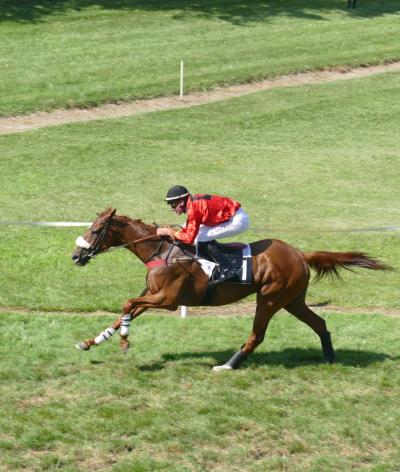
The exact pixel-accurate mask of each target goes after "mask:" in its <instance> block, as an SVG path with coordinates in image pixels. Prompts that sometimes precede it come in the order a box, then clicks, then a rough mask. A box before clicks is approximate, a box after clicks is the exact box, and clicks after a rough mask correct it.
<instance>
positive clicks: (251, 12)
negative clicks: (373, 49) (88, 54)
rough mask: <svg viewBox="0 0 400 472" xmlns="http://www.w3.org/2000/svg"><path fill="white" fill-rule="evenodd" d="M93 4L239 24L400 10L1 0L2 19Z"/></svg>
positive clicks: (224, 2) (230, 2)
mask: <svg viewBox="0 0 400 472" xmlns="http://www.w3.org/2000/svg"><path fill="white" fill-rule="evenodd" d="M90 7H96V8H100V9H104V10H124V11H148V12H152V11H153V12H165V11H166V12H168V11H172V12H174V13H173V15H174V16H173V19H175V20H184V19H186V18H187V17H190V16H195V17H200V18H205V19H218V20H223V21H227V22H229V23H232V24H236V25H245V24H248V23H257V22H265V21H268V19H269V18H271V17H274V16H287V17H291V18H303V19H311V20H326V16H325V15H326V14H327V13H329V12H331V11H338V10H339V11H346V12H347V14H348V15H349V16H352V17H359V18H371V17H377V16H381V15H385V14H389V13H395V12H397V11H399V10H400V5H399V2H398V0H382V1H376V0H359V1H358V4H357V8H356V9H352V10H348V9H347V0H314V1H313V2H310V1H307V0H294V1H291V2H287V1H286V0H263V1H259V2H257V1H252V0H213V1H211V0H200V1H196V2H194V1H192V2H188V1H186V0H171V1H170V2H166V1H162V0H147V1H144V0H18V1H15V0H0V21H17V22H38V21H40V20H42V19H44V18H45V17H47V16H50V15H55V14H60V13H61V14H62V13H65V12H67V11H71V10H72V11H80V10H84V9H87V8H90Z"/></svg>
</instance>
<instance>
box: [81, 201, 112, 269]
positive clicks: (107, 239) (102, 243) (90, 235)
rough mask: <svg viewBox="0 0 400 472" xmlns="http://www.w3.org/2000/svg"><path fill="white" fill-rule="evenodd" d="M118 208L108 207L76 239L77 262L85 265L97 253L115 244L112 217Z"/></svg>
mask: <svg viewBox="0 0 400 472" xmlns="http://www.w3.org/2000/svg"><path fill="white" fill-rule="evenodd" d="M115 212H116V210H115V209H113V208H108V209H107V210H106V211H104V212H103V213H101V214H100V215H98V217H97V219H96V220H95V221H94V222H93V223H92V226H91V227H90V228H89V229H88V230H87V231H86V233H85V234H84V235H83V236H79V238H78V239H77V240H76V242H75V244H76V246H77V247H76V249H75V251H74V252H73V254H72V260H73V261H74V263H75V264H77V265H80V266H84V265H86V264H87V263H88V262H90V260H91V259H92V258H93V257H95V256H97V254H99V253H101V252H103V251H106V250H107V249H108V248H110V247H111V246H113V245H115V241H114V235H113V233H112V232H111V231H110V227H111V222H112V217H113V216H114V215H115Z"/></svg>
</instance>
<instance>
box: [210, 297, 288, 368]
mask: <svg viewBox="0 0 400 472" xmlns="http://www.w3.org/2000/svg"><path fill="white" fill-rule="evenodd" d="M280 308H281V305H280V304H278V303H277V302H276V301H274V300H267V298H266V297H265V296H264V295H262V294H261V293H258V294H257V308H256V316H255V318H254V322H253V329H252V332H251V334H250V337H249V338H248V340H247V342H246V343H245V344H243V346H242V347H241V348H240V350H239V351H238V352H237V353H236V354H234V355H233V356H232V357H231V358H230V359H229V361H228V362H226V363H225V364H224V365H220V366H215V367H213V370H215V371H219V370H231V369H237V368H238V367H239V366H240V365H241V364H242V362H243V361H244V360H245V359H246V358H247V357H248V355H249V354H251V353H252V352H253V351H254V349H255V348H256V347H257V346H258V345H260V344H261V343H262V342H263V341H264V337H265V332H266V331H267V328H268V324H269V322H270V320H271V318H272V317H273V316H274V314H275V313H276V312H277V311H278V310H279V309H280Z"/></svg>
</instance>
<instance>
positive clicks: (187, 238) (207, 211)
mask: <svg viewBox="0 0 400 472" xmlns="http://www.w3.org/2000/svg"><path fill="white" fill-rule="evenodd" d="M240 207H241V205H240V203H239V202H236V201H235V200H232V199H231V198H227V197H219V196H218V195H203V194H198V195H193V196H192V195H191V196H189V200H188V203H187V209H186V212H187V220H186V226H185V227H184V228H183V229H182V230H181V231H179V232H178V233H176V235H175V238H176V239H178V240H179V241H182V242H184V243H187V244H192V243H193V242H194V240H195V239H196V236H197V234H198V232H199V228H200V225H206V226H217V225H218V224H220V223H223V222H225V221H228V220H229V218H231V217H232V216H233V215H234V214H235V213H236V212H237V210H238V209H239V208H240Z"/></svg>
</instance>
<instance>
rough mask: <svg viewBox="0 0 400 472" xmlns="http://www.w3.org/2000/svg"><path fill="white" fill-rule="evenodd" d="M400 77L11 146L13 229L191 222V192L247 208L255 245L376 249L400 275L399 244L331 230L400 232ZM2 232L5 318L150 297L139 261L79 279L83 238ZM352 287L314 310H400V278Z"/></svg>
mask: <svg viewBox="0 0 400 472" xmlns="http://www.w3.org/2000/svg"><path fill="white" fill-rule="evenodd" d="M398 78H399V76H398V74H386V75H380V76H376V77H371V78H369V79H363V80H355V81H351V82H347V83H346V84H345V83H342V82H338V83H332V84H324V85H318V86H317V85H315V86H307V87H295V88H290V89H282V90H277V89H275V90H269V91H265V92H262V93H257V94H254V95H252V96H248V97H241V98H238V99H234V100H230V101H228V102H225V103H218V104H212V105H206V106H201V107H196V108H192V109H186V110H175V111H168V112H162V113H154V114H148V115H141V116H137V117H134V118H127V119H119V120H108V121H99V122H92V123H85V124H80V125H77V124H76V125H68V126H60V127H55V128H51V129H50V128H49V129H44V130H37V131H34V132H29V133H24V134H22V135H21V134H19V135H8V136H2V137H0V153H1V155H2V159H1V162H0V166H1V169H0V170H1V172H0V182H1V188H2V193H1V196H0V206H1V208H2V216H1V219H2V220H3V221H7V220H8V221H16V220H19V221H65V220H67V221H68V220H70V221H92V220H93V219H94V217H95V213H96V212H98V211H102V210H104V209H105V208H106V207H107V206H109V205H112V206H114V207H116V208H117V209H118V211H119V213H122V214H128V215H130V216H132V217H141V218H143V219H144V220H145V221H147V222H152V221H157V222H158V223H169V222H171V220H173V222H177V221H178V220H177V219H176V217H173V216H172V215H171V214H170V213H169V211H168V209H167V208H166V205H165V204H164V203H163V198H164V195H165V193H166V191H167V189H168V188H169V187H170V186H171V185H173V184H175V183H183V184H185V185H187V186H188V187H189V188H190V189H191V190H192V191H193V192H204V191H205V192H210V191H211V192H219V193H222V194H225V195H231V196H233V197H235V198H237V199H238V200H239V201H241V202H242V204H243V205H244V207H245V208H246V209H247V210H248V212H249V214H250V217H251V220H252V229H251V230H250V231H248V232H247V233H246V234H245V235H243V237H242V238H241V239H243V240H247V241H248V240H255V239H260V238H265V237H274V238H280V239H284V240H285V241H287V242H289V243H291V244H293V245H295V246H297V247H299V248H300V249H301V250H303V251H310V250H321V249H325V250H332V251H336V250H339V251H341V250H363V251H367V252H370V253H372V254H373V255H375V256H377V257H380V258H383V259H384V260H386V261H387V262H388V263H390V264H392V265H393V266H394V267H397V268H398V267H399V266H400V260H399V252H398V235H397V233H395V232H386V233H373V232H372V233H362V232H361V233H357V232H353V233H351V232H350V233H349V232H344V233H342V232H336V233H335V232H325V231H324V230H326V229H328V230H329V229H338V230H343V229H346V228H360V227H361V228H363V227H364V228H365V227H371V226H372V227H383V226H398V225H399V221H400V214H399V208H398V205H396V202H397V201H399V198H400V194H399V186H398V172H397V171H396V169H398V167H399V156H398V149H399V145H400V140H399V134H398V132H397V131H398V129H399V125H400V123H399V116H400V114H399V105H398V100H397V97H398V93H399V80H398ZM205 124H206V125H205ZM179 222H180V223H183V222H184V219H182V220H181V221H179ZM280 228H283V229H282V230H280ZM285 228H286V229H289V230H291V231H285ZM0 231H1V238H0V252H1V254H2V258H3V260H4V261H6V263H5V264H2V266H3V267H2V271H1V273H0V285H1V287H2V290H1V293H0V304H1V305H2V306H22V307H31V308H35V309H45V310H94V309H106V310H111V311H119V309H120V306H121V305H122V303H123V301H124V300H125V299H127V298H128V297H130V296H133V295H134V294H137V293H139V292H140V291H141V290H142V289H143V285H144V275H145V270H144V268H143V266H142V265H141V264H140V263H139V262H138V261H137V260H135V259H134V258H133V256H131V255H130V254H129V253H127V252H126V251H120V252H119V251H115V252H113V253H110V254H107V255H104V256H100V257H99V258H98V259H97V260H95V261H94V263H93V264H90V265H89V266H88V267H85V268H83V269H79V268H76V267H74V266H73V264H72V263H71V261H70V255H71V252H72V250H73V246H74V241H75V239H76V237H77V236H78V235H80V234H82V232H83V229H80V228H75V229H54V228H29V227H16V226H2V227H1V228H0ZM344 277H345V279H344V280H345V283H344V284H343V285H338V284H330V283H329V282H324V283H320V284H317V285H312V286H311V290H310V292H309V295H310V298H309V299H310V300H311V301H315V302H321V301H329V302H331V303H334V304H341V305H344V306H380V307H386V308H390V307H399V298H398V273H397V272H394V273H391V274H384V273H374V272H367V271H363V272H361V271H359V272H358V274H357V275H354V274H347V273H346V274H344Z"/></svg>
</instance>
